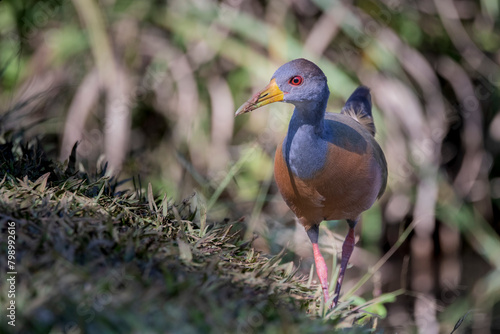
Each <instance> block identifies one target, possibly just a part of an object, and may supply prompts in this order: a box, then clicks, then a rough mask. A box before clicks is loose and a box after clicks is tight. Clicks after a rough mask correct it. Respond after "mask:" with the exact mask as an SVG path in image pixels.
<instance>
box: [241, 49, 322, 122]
mask: <svg viewBox="0 0 500 334" xmlns="http://www.w3.org/2000/svg"><path fill="white" fill-rule="evenodd" d="M329 94H330V91H329V90H328V84H327V81H326V76H325V74H324V73H323V71H321V69H320V68H319V67H318V66H316V65H315V64H314V63H312V62H310V61H309V60H306V59H303V58H300V59H295V60H292V61H290V62H288V63H286V64H284V65H283V66H281V67H280V68H278V70H277V71H276V72H275V73H274V74H273V76H272V78H271V82H270V83H269V85H267V86H266V87H265V88H264V89H263V90H262V91H260V92H258V93H257V94H255V95H254V96H253V97H252V98H251V99H250V100H248V101H247V102H245V103H244V104H243V105H242V106H241V107H240V108H238V110H237V111H236V116H238V115H241V114H244V113H247V112H249V111H252V110H255V109H257V108H260V107H262V106H265V105H266V104H270V103H273V102H287V103H291V104H293V105H295V106H300V105H304V106H307V105H313V106H314V107H313V108H310V109H311V110H316V109H317V108H316V107H315V106H317V105H318V104H324V106H326V102H327V100H328V96H329ZM323 110H324V109H323Z"/></svg>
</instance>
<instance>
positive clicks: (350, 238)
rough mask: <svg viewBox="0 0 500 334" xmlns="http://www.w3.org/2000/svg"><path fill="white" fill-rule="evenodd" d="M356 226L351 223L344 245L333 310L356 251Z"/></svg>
mask: <svg viewBox="0 0 500 334" xmlns="http://www.w3.org/2000/svg"><path fill="white" fill-rule="evenodd" d="M354 226H355V223H354V224H352V225H351V224H350V222H349V232H348V233H347V236H346V237H345V240H344V244H343V245H342V261H341V262H340V273H339V277H338V279H337V286H336V287H335V298H334V299H333V303H332V308H333V307H335V306H337V303H338V301H339V295H340V288H341V286H342V281H343V280H344V274H345V270H346V268H347V263H349V258H350V257H351V254H352V251H353V250H354V241H355V239H354Z"/></svg>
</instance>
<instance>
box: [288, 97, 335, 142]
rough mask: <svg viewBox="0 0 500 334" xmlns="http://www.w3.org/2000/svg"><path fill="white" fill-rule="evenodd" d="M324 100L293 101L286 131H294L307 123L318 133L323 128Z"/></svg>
mask: <svg viewBox="0 0 500 334" xmlns="http://www.w3.org/2000/svg"><path fill="white" fill-rule="evenodd" d="M325 112H326V101H321V102H302V103H295V110H294V111H293V115H292V119H291V120H290V125H289V127H288V133H289V134H290V132H295V131H297V129H298V128H299V127H301V126H302V125H308V126H310V127H312V128H313V129H314V132H315V133H317V134H320V133H321V132H322V131H323V130H324V123H325Z"/></svg>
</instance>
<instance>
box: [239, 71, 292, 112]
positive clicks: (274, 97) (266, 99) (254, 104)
mask: <svg viewBox="0 0 500 334" xmlns="http://www.w3.org/2000/svg"><path fill="white" fill-rule="evenodd" d="M284 96H285V93H283V92H282V91H281V89H280V88H279V87H278V84H277V83H276V79H272V80H271V82H270V83H269V85H267V86H266V88H264V89H263V90H262V91H260V92H259V93H257V94H255V95H254V96H253V97H252V98H251V99H250V100H248V101H247V102H245V103H243V105H242V106H241V107H239V108H238V110H236V114H235V115H234V116H238V115H241V114H244V113H247V112H249V111H252V110H255V109H257V108H260V107H262V106H265V105H266V104H269V103H273V102H280V101H283V98H284Z"/></svg>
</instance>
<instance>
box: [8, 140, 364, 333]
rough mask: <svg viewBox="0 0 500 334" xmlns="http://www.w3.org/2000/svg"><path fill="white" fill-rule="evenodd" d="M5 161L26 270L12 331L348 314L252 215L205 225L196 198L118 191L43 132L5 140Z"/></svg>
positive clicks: (327, 328)
mask: <svg viewBox="0 0 500 334" xmlns="http://www.w3.org/2000/svg"><path fill="white" fill-rule="evenodd" d="M0 159H1V161H0V172H1V182H0V212H1V213H0V224H1V229H2V234H3V235H5V230H6V228H7V222H15V224H16V243H15V247H16V271H17V275H16V298H15V300H16V326H15V327H12V326H9V325H7V321H5V319H4V320H3V321H1V322H0V324H1V325H0V326H1V331H2V332H23V333H49V332H50V333H159V332H168V333H211V332H214V333H236V332H238V333H280V332H281V333H307V332H310V333H318V332H332V331H334V328H335V326H336V324H338V322H339V319H340V318H339V317H338V316H333V317H329V318H322V317H319V316H318V312H315V311H314V310H316V309H318V307H319V305H318V298H317V290H316V289H315V287H313V286H310V282H309V283H308V281H307V279H306V278H305V277H303V276H300V275H297V274H296V272H295V270H294V266H293V264H292V263H285V264H283V263H281V262H282V261H281V260H282V254H279V255H277V256H266V255H264V254H261V253H259V252H257V251H255V250H254V249H253V248H252V247H251V242H250V241H248V240H243V239H242V235H243V233H242V230H243V229H244V221H242V220H238V221H233V220H230V219H228V220H224V221H216V222H205V221H204V217H202V219H200V215H199V214H198V215H197V214H196V213H197V208H196V207H194V206H193V205H192V204H191V203H190V200H189V199H187V200H185V201H183V202H181V203H178V204H176V203H173V202H171V201H170V200H169V199H168V196H166V195H164V196H158V197H155V196H154V195H153V193H152V190H151V187H149V188H148V191H141V190H140V189H132V190H127V191H120V192H118V191H117V190H116V189H117V185H118V184H117V182H116V181H115V180H114V179H113V178H109V177H106V176H105V169H106V168H105V167H104V168H102V171H101V172H100V173H99V174H98V175H94V176H92V175H89V174H87V173H85V172H82V171H78V170H77V168H76V166H77V164H76V161H75V158H74V154H73V155H72V157H71V158H70V159H69V162H67V163H66V164H61V163H58V162H54V161H52V160H51V159H49V158H48V157H47V155H46V154H45V152H44V151H43V150H42V149H40V147H39V145H38V143H37V142H36V141H32V142H30V143H22V140H18V141H17V142H16V141H6V142H4V144H3V145H2V146H1V147H0ZM6 249H7V241H6V238H2V245H1V250H2V251H1V253H2V254H6V253H5V250H6ZM0 264H1V267H2V268H6V266H7V263H6V256H2V257H1V258H0ZM3 273H5V270H4V271H3ZM3 290H4V291H2V292H1V294H0V300H2V304H3V305H5V303H6V302H8V300H7V293H6V291H5V285H3ZM315 313H316V314H315ZM339 314H340V313H339ZM359 329H360V330H361V328H359Z"/></svg>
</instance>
